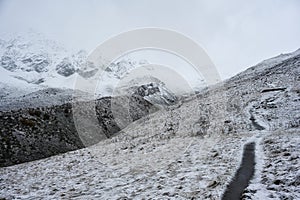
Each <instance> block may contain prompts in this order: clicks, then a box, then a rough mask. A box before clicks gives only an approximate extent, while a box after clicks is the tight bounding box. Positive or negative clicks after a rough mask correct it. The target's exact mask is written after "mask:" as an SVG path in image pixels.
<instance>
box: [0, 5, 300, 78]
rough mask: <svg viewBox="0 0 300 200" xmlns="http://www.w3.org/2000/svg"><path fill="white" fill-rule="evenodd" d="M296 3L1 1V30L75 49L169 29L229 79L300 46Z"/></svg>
mask: <svg viewBox="0 0 300 200" xmlns="http://www.w3.org/2000/svg"><path fill="white" fill-rule="evenodd" d="M299 24H300V2H299V1H296V0H289V1H280V0H265V1H259V0H254V1H243V2H242V1H239V0H229V1H209V0H205V1H199V0H191V1H184V0H165V1H161V0H152V1H146V0H132V1H121V0H101V1H93V0H87V1H85V0H43V1H39V0H27V1H16V0H6V1H5V0H2V1H0V34H13V33H15V32H17V33H19V32H24V31H26V30H28V29H29V28H32V29H34V30H37V31H38V32H42V33H44V34H45V35H46V36H48V37H50V38H54V39H56V40H58V41H59V42H62V43H64V44H66V45H67V46H69V47H70V48H75V49H82V48H84V49H86V50H88V51H90V50H93V48H95V47H96V46H97V45H98V44H100V43H101V42H103V41H104V40H106V39H108V38H110V37H111V36H112V35H116V34H118V33H120V32H124V31H127V30H130V29H133V28H138V27H149V26H150V27H162V28H169V29H173V30H176V31H179V32H181V33H183V34H186V35H188V36H190V37H191V38H193V39H194V40H195V41H197V42H198V43H199V44H200V45H201V46H202V47H204V49H206V51H207V53H208V55H209V56H210V57H211V58H212V60H213V61H214V62H215V64H216V66H217V68H218V69H219V72H220V74H221V76H222V77H223V78H228V77H230V76H232V75H234V74H236V73H238V72H240V71H242V70H244V69H245V68H247V67H249V66H251V65H254V64H256V63H257V62H259V61H261V60H262V59H266V58H268V57H271V56H275V55H277V54H279V53H282V52H289V51H293V50H296V49H297V48H299V47H300V40H299V35H300V26H299Z"/></svg>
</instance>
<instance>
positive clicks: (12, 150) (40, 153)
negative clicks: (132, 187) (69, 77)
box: [0, 91, 155, 167]
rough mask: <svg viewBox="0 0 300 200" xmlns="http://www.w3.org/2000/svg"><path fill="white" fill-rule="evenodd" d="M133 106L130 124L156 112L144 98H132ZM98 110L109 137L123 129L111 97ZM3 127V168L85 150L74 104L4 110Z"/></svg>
mask: <svg viewBox="0 0 300 200" xmlns="http://www.w3.org/2000/svg"><path fill="white" fill-rule="evenodd" d="M46 92H49V91H46ZM119 98H122V97H119ZM129 103H130V104H129V108H130V109H129V113H130V116H129V117H130V120H128V124H129V123H131V122H132V121H134V120H137V119H140V118H141V117H143V116H145V115H147V114H149V113H150V112H152V111H153V107H152V104H150V103H149V102H147V101H146V100H144V99H143V98H141V97H138V96H134V97H130V102H129ZM81 104H83V105H84V102H82V103H81ZM95 109H96V113H97V118H98V121H99V125H100V127H101V128H102V130H103V133H104V134H105V136H106V137H107V138H109V137H111V136H112V135H114V134H115V133H117V132H118V131H119V130H120V127H119V126H118V124H117V123H116V121H115V119H114V115H113V113H112V109H111V97H105V98H101V99H98V100H96V107H95ZM154 110H155V109H154ZM128 124H127V125H128ZM125 125H126V124H125ZM0 127H1V128H0V150H1V151H0V166H1V167H3V166H9V165H13V164H18V163H23V162H27V161H32V160H37V159H41V158H45V157H49V156H52V155H56V154H59V153H64V152H67V151H72V150H76V149H79V148H83V147H84V145H83V143H82V141H81V139H80V136H79V135H78V134H77V130H76V127H75V124H74V119H73V112H72V105H71V104H70V103H66V104H62V105H55V106H48V107H34V108H21V109H18V110H10V111H0ZM99 134H100V133H99ZM101 134H102V133H101ZM96 142H97V141H94V143H96Z"/></svg>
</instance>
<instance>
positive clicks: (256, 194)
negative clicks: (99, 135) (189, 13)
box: [0, 51, 300, 199]
mask: <svg viewBox="0 0 300 200" xmlns="http://www.w3.org/2000/svg"><path fill="white" fill-rule="evenodd" d="M299 74H300V54H299V51H296V52H294V53H292V54H289V55H288V56H287V55H281V56H279V57H277V58H273V59H270V60H269V61H264V62H263V63H260V64H258V65H256V66H254V67H252V68H249V69H248V70H246V71H245V72H242V73H240V74H238V75H237V76H235V77H232V78H231V79H228V80H226V81H224V82H222V83H219V84H217V85H214V86H210V87H209V88H206V89H204V90H203V91H201V92H200V93H199V94H197V95H196V96H193V97H191V98H189V99H186V100H185V101H184V102H181V101H180V102H179V103H177V104H176V105H173V106H170V107H167V108H166V109H161V110H159V111H157V112H155V113H152V114H150V115H147V116H146V117H143V118H141V119H139V120H137V121H135V122H133V123H131V124H130V125H129V126H127V127H126V128H125V129H123V130H121V131H120V132H118V134H117V135H115V136H114V137H112V138H110V139H107V140H102V141H100V142H99V143H97V144H95V145H93V146H91V147H88V148H84V149H81V150H77V151H73V152H69V153H66V154H63V155H57V156H53V157H50V158H46V159H44V160H38V161H34V162H29V163H24V164H20V165H15V166H11V167H6V168H1V169H0V174H1V182H0V188H1V195H0V197H4V198H6V199H13V198H17V197H20V198H30V197H34V198H37V199H40V198H44V197H46V196H47V198H48V199H70V198H72V199H82V198H84V199H99V198H104V199H107V198H113V199H128V198H129V199H142V198H146V199H147V198H154V197H155V198H162V199H165V198H170V199H220V198H221V197H222V194H223V192H224V191H225V189H226V186H227V185H228V183H229V182H230V181H231V179H232V177H233V176H234V174H235V172H236V170H237V168H238V167H239V164H240V161H241V156H242V149H243V146H244V144H246V143H249V142H254V143H255V144H256V147H255V155H256V157H255V163H256V165H255V174H254V177H253V179H252V180H251V182H250V185H249V186H248V187H247V189H246V190H245V191H244V193H243V198H244V199H266V198H270V199H299V198H300V190H299V187H297V185H298V184H299V178H300V176H299V173H298V168H299V166H300V163H299V160H300V159H299V156H300V155H299V150H300V149H299V146H300V134H299V132H300V129H299V125H300V115H299V113H300V110H299V109H300V106H299V103H300V79H299Z"/></svg>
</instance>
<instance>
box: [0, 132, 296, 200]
mask: <svg viewBox="0 0 300 200" xmlns="http://www.w3.org/2000/svg"><path fill="white" fill-rule="evenodd" d="M299 132H300V130H299V129H294V130H289V131H286V132H284V133H283V132H276V133H271V132H263V133H260V132H258V131H254V132H249V133H239V134H232V135H227V136H226V135H218V134H214V135H211V136H207V137H201V136H189V137H182V136H173V137H169V138H165V139H162V138H161V137H160V136H159V137H158V136H157V137H154V138H153V137H152V138H151V142H145V143H139V144H134V145H130V142H129V141H128V142H126V143H125V142H123V143H122V142H116V141H115V139H110V140H106V141H103V142H100V143H99V144H97V145H94V146H92V147H89V148H86V149H82V150H77V151H74V152H69V153H66V154H63V155H58V156H54V157H51V158H47V159H44V160H39V161H34V162H30V163H25V164H20V165H16V166H12V167H7V168H2V169H0V174H1V182H0V189H1V193H0V194H1V195H0V197H5V198H6V199H18V198H19V199H143V198H144V199H150V198H154V199H192V198H194V199H220V198H221V196H222V193H223V191H224V190H225V188H226V185H227V184H228V183H229V182H230V180H231V178H232V176H233V175H234V173H235V171H236V169H237V168H238V166H239V163H240V160H241V155H242V149H243V145H244V144H245V143H247V142H250V141H254V142H256V145H257V147H256V163H257V164H256V169H257V172H256V178H255V179H254V180H253V181H252V182H251V184H250V186H249V187H248V188H247V190H246V192H245V194H244V199H247V198H246V197H249V198H248V199H262V200H264V199H282V198H283V197H286V198H287V197H288V198H287V199H298V198H299V195H300V193H299V187H298V185H299V170H297V169H298V168H297V166H298V167H299V146H300V134H299ZM135 145H136V146H135ZM275 151H276V152H275ZM278 163H279V165H278ZM261 167H262V170H261V171H260V168H261Z"/></svg>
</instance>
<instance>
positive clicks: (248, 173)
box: [222, 142, 255, 200]
mask: <svg viewBox="0 0 300 200" xmlns="http://www.w3.org/2000/svg"><path fill="white" fill-rule="evenodd" d="M254 171H255V143H254V142H251V143H248V144H246V145H245V146H244V153H243V158H242V163H241V165H240V167H239V169H238V170H237V172H236V174H235V176H234V178H233V179H232V181H231V182H230V184H229V185H228V186H227V189H226V190H225V193H224V195H223V197H222V200H239V199H241V195H242V193H243V191H244V190H245V188H246V187H247V186H248V185H249V181H250V180H251V178H252V177H253V175H254Z"/></svg>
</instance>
